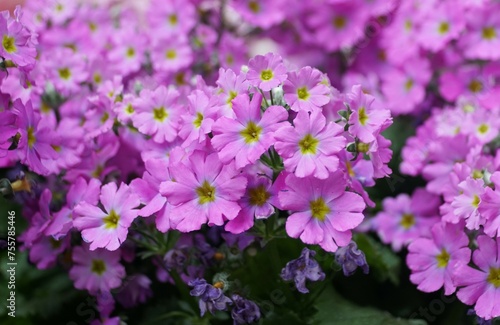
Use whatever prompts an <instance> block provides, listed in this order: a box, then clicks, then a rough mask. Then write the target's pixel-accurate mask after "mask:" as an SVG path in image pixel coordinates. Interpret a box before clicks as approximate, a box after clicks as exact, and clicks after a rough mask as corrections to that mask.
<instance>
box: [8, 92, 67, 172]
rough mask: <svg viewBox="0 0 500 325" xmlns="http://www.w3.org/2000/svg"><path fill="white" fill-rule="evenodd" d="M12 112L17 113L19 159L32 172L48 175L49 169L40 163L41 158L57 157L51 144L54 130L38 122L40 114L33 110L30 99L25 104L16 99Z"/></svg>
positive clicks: (51, 158)
mask: <svg viewBox="0 0 500 325" xmlns="http://www.w3.org/2000/svg"><path fill="white" fill-rule="evenodd" d="M13 113H14V114H15V115H17V120H16V126H17V127H18V132H19V134H20V135H21V138H20V140H19V145H18V150H19V152H20V155H21V161H22V162H23V163H24V164H27V165H28V166H29V167H30V168H31V169H32V170H33V171H34V172H36V173H38V174H41V175H48V174H49V170H48V169H47V167H46V166H45V165H44V164H43V163H42V159H46V160H53V159H56V158H57V153H56V151H55V150H54V148H53V147H52V146H51V144H52V141H53V138H54V132H53V131H52V130H51V129H50V128H49V127H44V126H43V124H42V123H40V120H41V119H40V115H39V114H37V113H35V112H34V111H33V105H32V104H31V100H29V101H28V102H27V103H26V105H24V104H23V103H22V102H21V100H20V99H18V100H16V101H15V102H14V109H13Z"/></svg>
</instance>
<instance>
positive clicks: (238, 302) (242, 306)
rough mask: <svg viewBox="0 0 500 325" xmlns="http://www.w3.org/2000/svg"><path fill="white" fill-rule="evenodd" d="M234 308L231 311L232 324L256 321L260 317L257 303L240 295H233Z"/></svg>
mask: <svg viewBox="0 0 500 325" xmlns="http://www.w3.org/2000/svg"><path fill="white" fill-rule="evenodd" d="M231 298H232V299H233V302H234V308H233V310H232V311H231V317H233V320H234V323H233V324H234V325H239V324H249V323H253V322H256V321H257V320H259V318H260V310H259V307H258V306H257V304H256V303H255V302H253V301H251V300H247V299H244V298H243V297H241V296H238V295H233V296H232V297H231Z"/></svg>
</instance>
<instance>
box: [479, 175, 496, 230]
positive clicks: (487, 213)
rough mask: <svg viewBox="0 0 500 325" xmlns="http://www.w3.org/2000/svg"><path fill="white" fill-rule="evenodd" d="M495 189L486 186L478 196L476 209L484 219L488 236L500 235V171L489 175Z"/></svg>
mask: <svg viewBox="0 0 500 325" xmlns="http://www.w3.org/2000/svg"><path fill="white" fill-rule="evenodd" d="M490 180H491V182H492V183H493V184H494V186H495V189H494V190H493V189H491V188H490V187H486V188H485V190H484V193H483V195H482V196H481V197H480V201H479V208H478V211H479V213H480V215H481V216H483V217H484V219H485V224H484V232H485V234H487V235H488V236H490V237H500V172H495V173H493V175H491V177H490Z"/></svg>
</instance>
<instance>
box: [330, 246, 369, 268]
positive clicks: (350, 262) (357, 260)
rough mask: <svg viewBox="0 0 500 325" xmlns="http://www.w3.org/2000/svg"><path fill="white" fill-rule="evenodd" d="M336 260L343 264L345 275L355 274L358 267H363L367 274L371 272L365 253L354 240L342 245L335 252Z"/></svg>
mask: <svg viewBox="0 0 500 325" xmlns="http://www.w3.org/2000/svg"><path fill="white" fill-rule="evenodd" d="M335 261H337V263H339V264H340V265H341V266H342V271H344V275H345V276H351V275H353V274H354V272H356V269H357V268H358V267H360V268H362V269H363V272H364V273H365V274H368V272H369V267H368V264H367V263H366V257H365V253H363V252H362V251H361V250H360V249H359V248H358V245H356V243H355V242H354V241H352V240H351V242H350V243H349V244H347V246H344V247H340V248H339V249H338V250H337V251H336V252H335Z"/></svg>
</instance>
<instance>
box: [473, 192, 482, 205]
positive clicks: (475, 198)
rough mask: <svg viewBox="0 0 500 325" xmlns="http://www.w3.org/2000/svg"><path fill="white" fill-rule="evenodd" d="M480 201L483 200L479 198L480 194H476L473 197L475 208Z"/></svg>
mask: <svg viewBox="0 0 500 325" xmlns="http://www.w3.org/2000/svg"><path fill="white" fill-rule="evenodd" d="M479 202H481V200H480V199H479V196H477V195H474V196H473V197H472V206H473V207H474V208H477V207H478V206H479Z"/></svg>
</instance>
